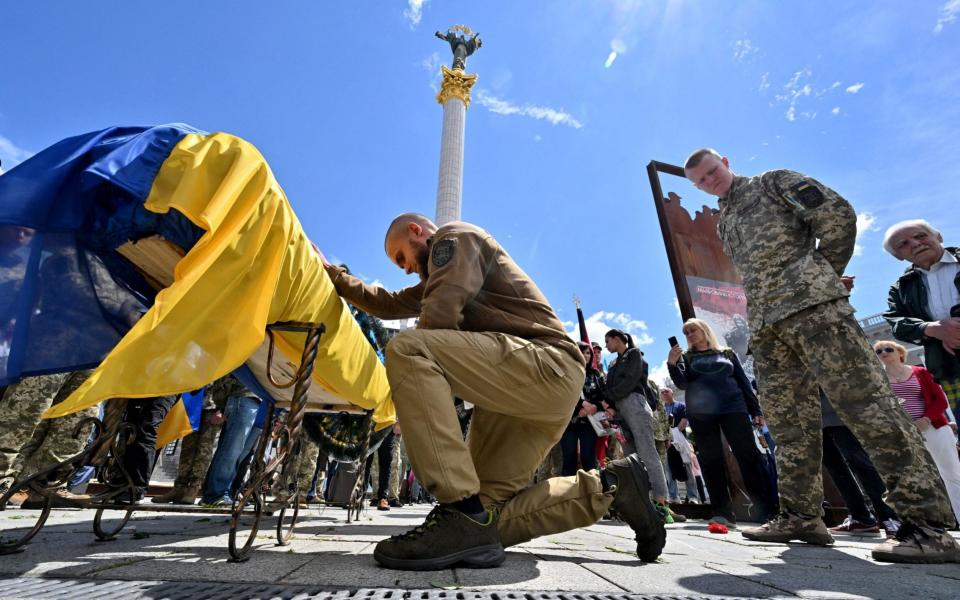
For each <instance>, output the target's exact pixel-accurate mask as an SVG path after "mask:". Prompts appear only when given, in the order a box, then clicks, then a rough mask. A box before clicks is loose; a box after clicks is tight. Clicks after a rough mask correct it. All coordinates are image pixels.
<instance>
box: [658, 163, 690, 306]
mask: <svg viewBox="0 0 960 600" xmlns="http://www.w3.org/2000/svg"><path fill="white" fill-rule="evenodd" d="M660 173H666V174H668V175H675V176H677V177H685V175H684V172H683V168H682V167H678V166H676V165H671V164H669V163H664V162H660V161H656V160H651V161H650V163H649V164H647V175H648V176H649V178H650V189H651V190H652V191H653V203H654V205H656V207H657V219H658V220H659V221H660V233H661V234H662V235H663V245H664V247H665V248H666V250H667V260H668V261H669V263H670V275H671V276H672V277H673V287H674V289H675V290H676V292H677V301H678V302H679V304H680V315H681V317H682V318H683V320H684V321H686V320H687V319H692V318H694V317H695V316H696V315H695V313H694V310H693V298H692V297H691V296H690V288H689V287H687V282H686V280H684V277H683V269H682V267H681V265H680V259H679V256H678V253H677V250H676V246H674V243H673V231H672V230H671V228H670V222H669V221H668V219H667V212H666V208H665V207H664V205H663V201H664V199H665V196H664V195H663V187H662V186H661V185H660Z"/></svg>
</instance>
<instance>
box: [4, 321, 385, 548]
mask: <svg viewBox="0 0 960 600" xmlns="http://www.w3.org/2000/svg"><path fill="white" fill-rule="evenodd" d="M278 331H288V332H301V333H305V334H306V342H305V344H304V348H303V354H302V357H301V360H300V367H299V369H298V370H297V372H296V374H295V376H294V377H293V378H291V379H290V380H289V381H287V382H278V381H276V380H275V379H274V376H273V373H272V370H271V365H272V364H273V352H274V333H275V332H278ZM324 332H325V327H324V326H323V325H322V324H313V323H298V322H284V323H276V324H273V325H270V326H268V327H267V334H268V336H269V340H270V346H269V354H268V360H267V376H268V378H269V379H270V383H271V384H272V385H274V386H275V387H277V388H279V389H287V388H290V387H293V388H294V391H293V398H292V402H291V406H290V411H289V412H288V413H287V414H286V416H285V418H280V419H278V420H277V422H276V423H274V416H275V413H276V407H275V406H274V404H272V403H271V405H270V409H269V412H268V416H267V420H266V423H267V424H269V427H268V428H265V430H264V432H263V434H262V435H261V436H260V440H259V442H258V444H257V449H256V451H255V454H254V457H253V459H252V461H251V465H250V467H249V469H248V471H247V473H246V477H245V479H244V484H243V485H242V486H241V490H240V491H239V492H238V493H237V497H236V498H234V501H233V505H232V506H231V507H230V508H205V507H201V506H193V505H191V506H178V505H170V504H149V503H142V504H136V503H132V502H131V499H132V498H134V497H135V493H136V488H135V486H134V485H133V483H132V481H131V480H130V476H129V474H128V473H127V472H126V471H125V470H124V468H123V465H122V464H121V461H118V460H117V458H116V457H117V456H119V455H120V451H121V448H122V447H123V446H124V445H125V444H126V443H129V441H131V440H132V438H133V435H134V433H133V428H132V427H131V426H130V425H129V424H125V423H121V422H120V419H119V414H117V415H115V417H116V418H110V416H109V415H108V416H107V417H105V418H104V421H100V419H97V418H93V417H91V418H87V419H84V420H83V421H82V422H81V423H80V424H79V425H78V426H77V429H76V431H74V437H77V436H79V435H80V434H81V433H82V432H84V431H86V430H87V425H90V426H91V427H92V429H93V434H94V440H93V442H92V443H91V444H89V445H88V447H87V448H86V449H85V450H84V451H83V452H81V453H79V454H77V455H75V456H73V457H71V458H69V459H67V460H65V461H63V462H60V463H57V464H54V465H51V466H49V467H48V468H46V469H44V470H43V471H40V472H38V473H35V474H33V475H30V476H29V477H25V478H23V479H21V480H19V481H17V482H15V483H14V484H13V485H12V486H11V488H10V489H9V490H8V491H7V492H6V493H5V494H4V495H3V496H0V511H3V510H5V509H6V506H7V502H8V501H9V500H10V498H11V497H12V496H13V494H14V493H16V492H18V491H29V492H34V493H36V494H39V495H40V496H42V497H43V498H44V499H45V500H46V502H45V504H44V506H43V507H42V508H41V509H40V510H39V514H38V516H37V520H36V522H35V523H34V524H33V525H32V526H26V527H24V528H23V529H18V530H17V531H18V532H21V533H17V534H16V535H14V536H13V537H12V538H11V537H8V535H4V534H0V555H2V554H11V553H15V552H21V551H23V549H24V546H25V545H26V544H27V543H28V542H29V541H30V540H31V539H32V538H33V537H34V536H35V535H36V534H37V533H39V532H40V530H41V529H42V528H43V526H44V524H45V523H46V521H47V518H48V517H49V516H50V511H51V507H52V506H53V498H54V491H55V490H57V489H58V488H60V487H61V486H62V485H63V484H64V483H65V481H66V479H67V477H69V473H70V472H71V471H73V469H74V468H77V467H80V466H84V465H89V464H91V463H95V462H97V461H98V458H99V457H106V456H107V450H108V449H109V450H110V453H109V456H110V457H111V459H110V461H111V464H110V465H108V468H107V472H110V471H112V472H115V473H119V474H120V480H121V481H123V482H125V484H126V485H125V487H124V488H123V489H122V490H120V491H119V492H118V493H117V494H115V495H113V496H112V497H111V498H109V499H107V501H105V502H93V501H91V500H68V502H69V504H71V505H73V506H75V507H76V508H86V509H93V510H95V511H96V513H95V515H94V518H93V532H94V534H95V535H96V536H97V539H98V540H112V539H116V536H117V535H118V534H119V533H120V531H122V530H123V528H124V527H125V526H126V524H127V523H128V522H129V520H130V516H131V515H132V514H133V512H134V511H146V512H165V513H200V514H224V515H226V514H229V515H231V521H230V538H229V544H228V550H229V552H230V557H231V560H232V561H238V562H239V561H246V560H247V559H249V557H250V551H251V550H252V548H253V543H254V540H255V539H256V536H257V532H258V531H259V529H260V525H261V521H262V519H263V516H264V513H265V512H266V513H268V514H270V513H274V512H275V513H276V515H277V523H276V538H277V544H278V545H281V546H283V545H286V544H287V543H289V541H290V539H291V537H292V536H293V532H294V528H295V526H296V522H297V517H298V514H299V508H300V495H301V493H302V490H300V489H298V483H297V464H298V460H299V455H300V447H301V443H300V437H301V432H302V423H303V417H304V414H305V413H306V406H307V391H308V390H309V388H310V384H311V376H312V374H313V369H314V364H315V362H316V358H317V347H318V345H319V343H320V337H321V336H322V335H323V333H324ZM372 425H373V420H372V411H365V413H364V421H363V427H362V432H363V433H362V439H360V440H359V443H360V446H361V449H360V453H359V454H360V456H361V457H366V455H367V452H368V449H369V446H370V438H371V431H372V428H373V427H372ZM321 435H322V436H324V437H325V438H327V441H332V442H333V443H342V442H340V441H337V440H334V439H333V437H332V436H330V434H329V433H328V432H325V431H323V430H321ZM268 449H271V450H272V451H273V452H272V453H271V456H270V458H269V459H268V458H267V457H266V455H267V450H268ZM100 461H101V464H102V462H103V461H106V459H105V458H103V459H100ZM360 469H361V471H360V477H358V478H357V482H356V484H355V485H354V489H353V493H352V494H351V497H350V502H349V504H348V506H347V509H348V512H347V521H348V522H349V521H350V520H351V518H354V517H356V518H359V516H360V512H361V510H362V509H363V495H364V484H365V481H366V478H365V476H364V472H363V471H364V469H365V461H364V462H363V463H362V464H361V466H360ZM268 493H272V494H273V500H272V501H270V502H267V500H266V496H267V494H268ZM58 500H59V501H61V502H63V501H64V498H62V497H61V498H58ZM108 510H116V511H123V512H124V515H123V517H121V518H120V519H119V522H118V523H113V524H111V525H109V526H108V525H107V524H106V523H105V520H104V512H105V511H108Z"/></svg>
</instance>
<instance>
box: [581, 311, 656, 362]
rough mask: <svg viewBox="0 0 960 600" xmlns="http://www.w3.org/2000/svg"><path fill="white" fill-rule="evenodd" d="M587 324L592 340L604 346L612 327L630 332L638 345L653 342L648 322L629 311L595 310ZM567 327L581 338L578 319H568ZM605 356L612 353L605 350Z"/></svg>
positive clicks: (588, 333)
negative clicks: (636, 317) (631, 314)
mask: <svg viewBox="0 0 960 600" xmlns="http://www.w3.org/2000/svg"><path fill="white" fill-rule="evenodd" d="M584 323H586V325H587V335H589V336H590V341H591V342H597V343H598V344H600V345H601V346H603V336H604V335H605V334H606V333H607V332H608V331H610V330H611V329H619V330H621V331H623V332H624V333H629V334H630V336H631V337H632V338H633V343H634V344H636V345H637V347H642V346H649V345H650V344H652V343H653V338H652V337H651V336H650V333H649V331H648V327H647V324H646V322H644V321H639V320H637V319H634V318H633V317H631V316H630V315H629V314H628V313H622V312H621V313H615V312H609V311H600V312H595V313H593V314H592V315H590V316H589V317H586V318H585V319H584ZM563 326H564V327H565V328H566V329H567V334H568V335H569V336H570V337H572V338H573V339H575V340H579V339H580V326H579V325H577V322H576V321H567V322H565V323H564V324H563ZM603 353H604V355H605V356H610V354H609V353H608V352H607V351H606V350H604V351H603Z"/></svg>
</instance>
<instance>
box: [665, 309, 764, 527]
mask: <svg viewBox="0 0 960 600" xmlns="http://www.w3.org/2000/svg"><path fill="white" fill-rule="evenodd" d="M683 335H684V336H686V338H687V351H686V352H683V351H682V350H681V349H680V346H674V347H673V348H671V349H670V354H669V355H668V356H667V369H668V370H669V372H670V379H672V380H673V383H674V384H675V385H676V386H677V387H678V388H680V389H681V390H685V392H686V393H685V398H686V403H687V419H688V421H689V422H690V427H691V428H692V429H693V434H694V436H696V440H697V448H698V449H699V450H700V464H701V467H702V469H703V477H704V479H706V481H707V491H709V492H710V504H711V506H712V507H713V514H714V516H713V517H712V518H711V519H710V522H711V523H720V524H722V525H726V526H728V527H730V526H732V525H735V524H736V516H735V515H734V512H733V506H732V503H731V501H730V493H729V491H728V489H727V484H728V481H727V467H726V463H725V461H724V452H723V438H722V437H721V433H722V434H723V437H726V439H727V442H728V443H729V444H730V449H731V450H732V451H733V456H734V458H736V460H737V464H738V465H739V467H740V473H741V474H742V475H743V483H744V485H745V487H746V488H747V493H748V494H749V495H750V497H751V499H752V500H753V502H754V503H755V504H756V505H757V507H758V508H759V513H760V514H759V517H760V520H761V521H766V519H767V517H769V516H772V515H774V514H776V512H777V508H778V500H777V491H776V489H774V486H773V485H772V484H771V481H770V479H769V477H768V476H767V474H766V472H765V470H764V466H763V457H762V456H761V455H760V450H759V449H758V448H757V445H756V443H755V441H754V439H755V437H754V433H753V428H752V427H751V423H750V421H751V419H752V420H753V422H754V423H755V424H756V425H757V426H758V427H759V426H762V425H763V413H762V412H761V411H760V402H759V400H757V395H756V394H755V393H754V391H753V387H752V386H751V385H750V380H749V379H748V378H747V375H746V373H744V371H743V367H742V366H741V364H740V359H738V358H737V354H736V352H734V351H733V350H731V349H730V348H723V347H721V346H720V342H719V341H717V336H716V334H715V333H714V332H713V329H712V328H711V327H710V325H708V324H707V322H706V321H703V320H701V319H688V320H687V321H686V322H685V323H684V324H683Z"/></svg>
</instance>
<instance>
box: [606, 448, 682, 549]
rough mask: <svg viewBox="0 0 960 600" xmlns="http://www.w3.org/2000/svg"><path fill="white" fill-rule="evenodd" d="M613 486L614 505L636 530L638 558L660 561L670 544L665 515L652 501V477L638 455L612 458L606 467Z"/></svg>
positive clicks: (621, 516) (607, 476)
mask: <svg viewBox="0 0 960 600" xmlns="http://www.w3.org/2000/svg"><path fill="white" fill-rule="evenodd" d="M604 475H605V477H606V478H607V480H608V481H609V483H610V485H611V489H610V491H611V492H612V493H613V504H611V505H610V508H611V509H613V510H614V511H615V512H616V513H617V515H619V516H620V518H621V519H623V520H624V521H625V522H626V523H627V525H629V526H630V528H631V529H633V533H634V534H635V536H636V540H637V557H639V558H640V560H642V561H645V562H653V561H655V560H657V557H659V556H660V553H661V552H662V551H663V546H664V545H665V544H666V543H667V530H666V528H665V527H664V520H663V517H662V516H661V515H660V512H659V511H658V510H657V507H656V506H654V504H653V501H652V500H650V478H649V477H648V476H647V470H646V469H645V468H644V466H643V462H642V461H641V460H640V458H639V457H638V456H637V455H636V454H631V455H630V456H627V457H624V458H621V459H620V460H615V461H612V462H611V463H610V464H608V465H607V468H606V469H605V470H604Z"/></svg>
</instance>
